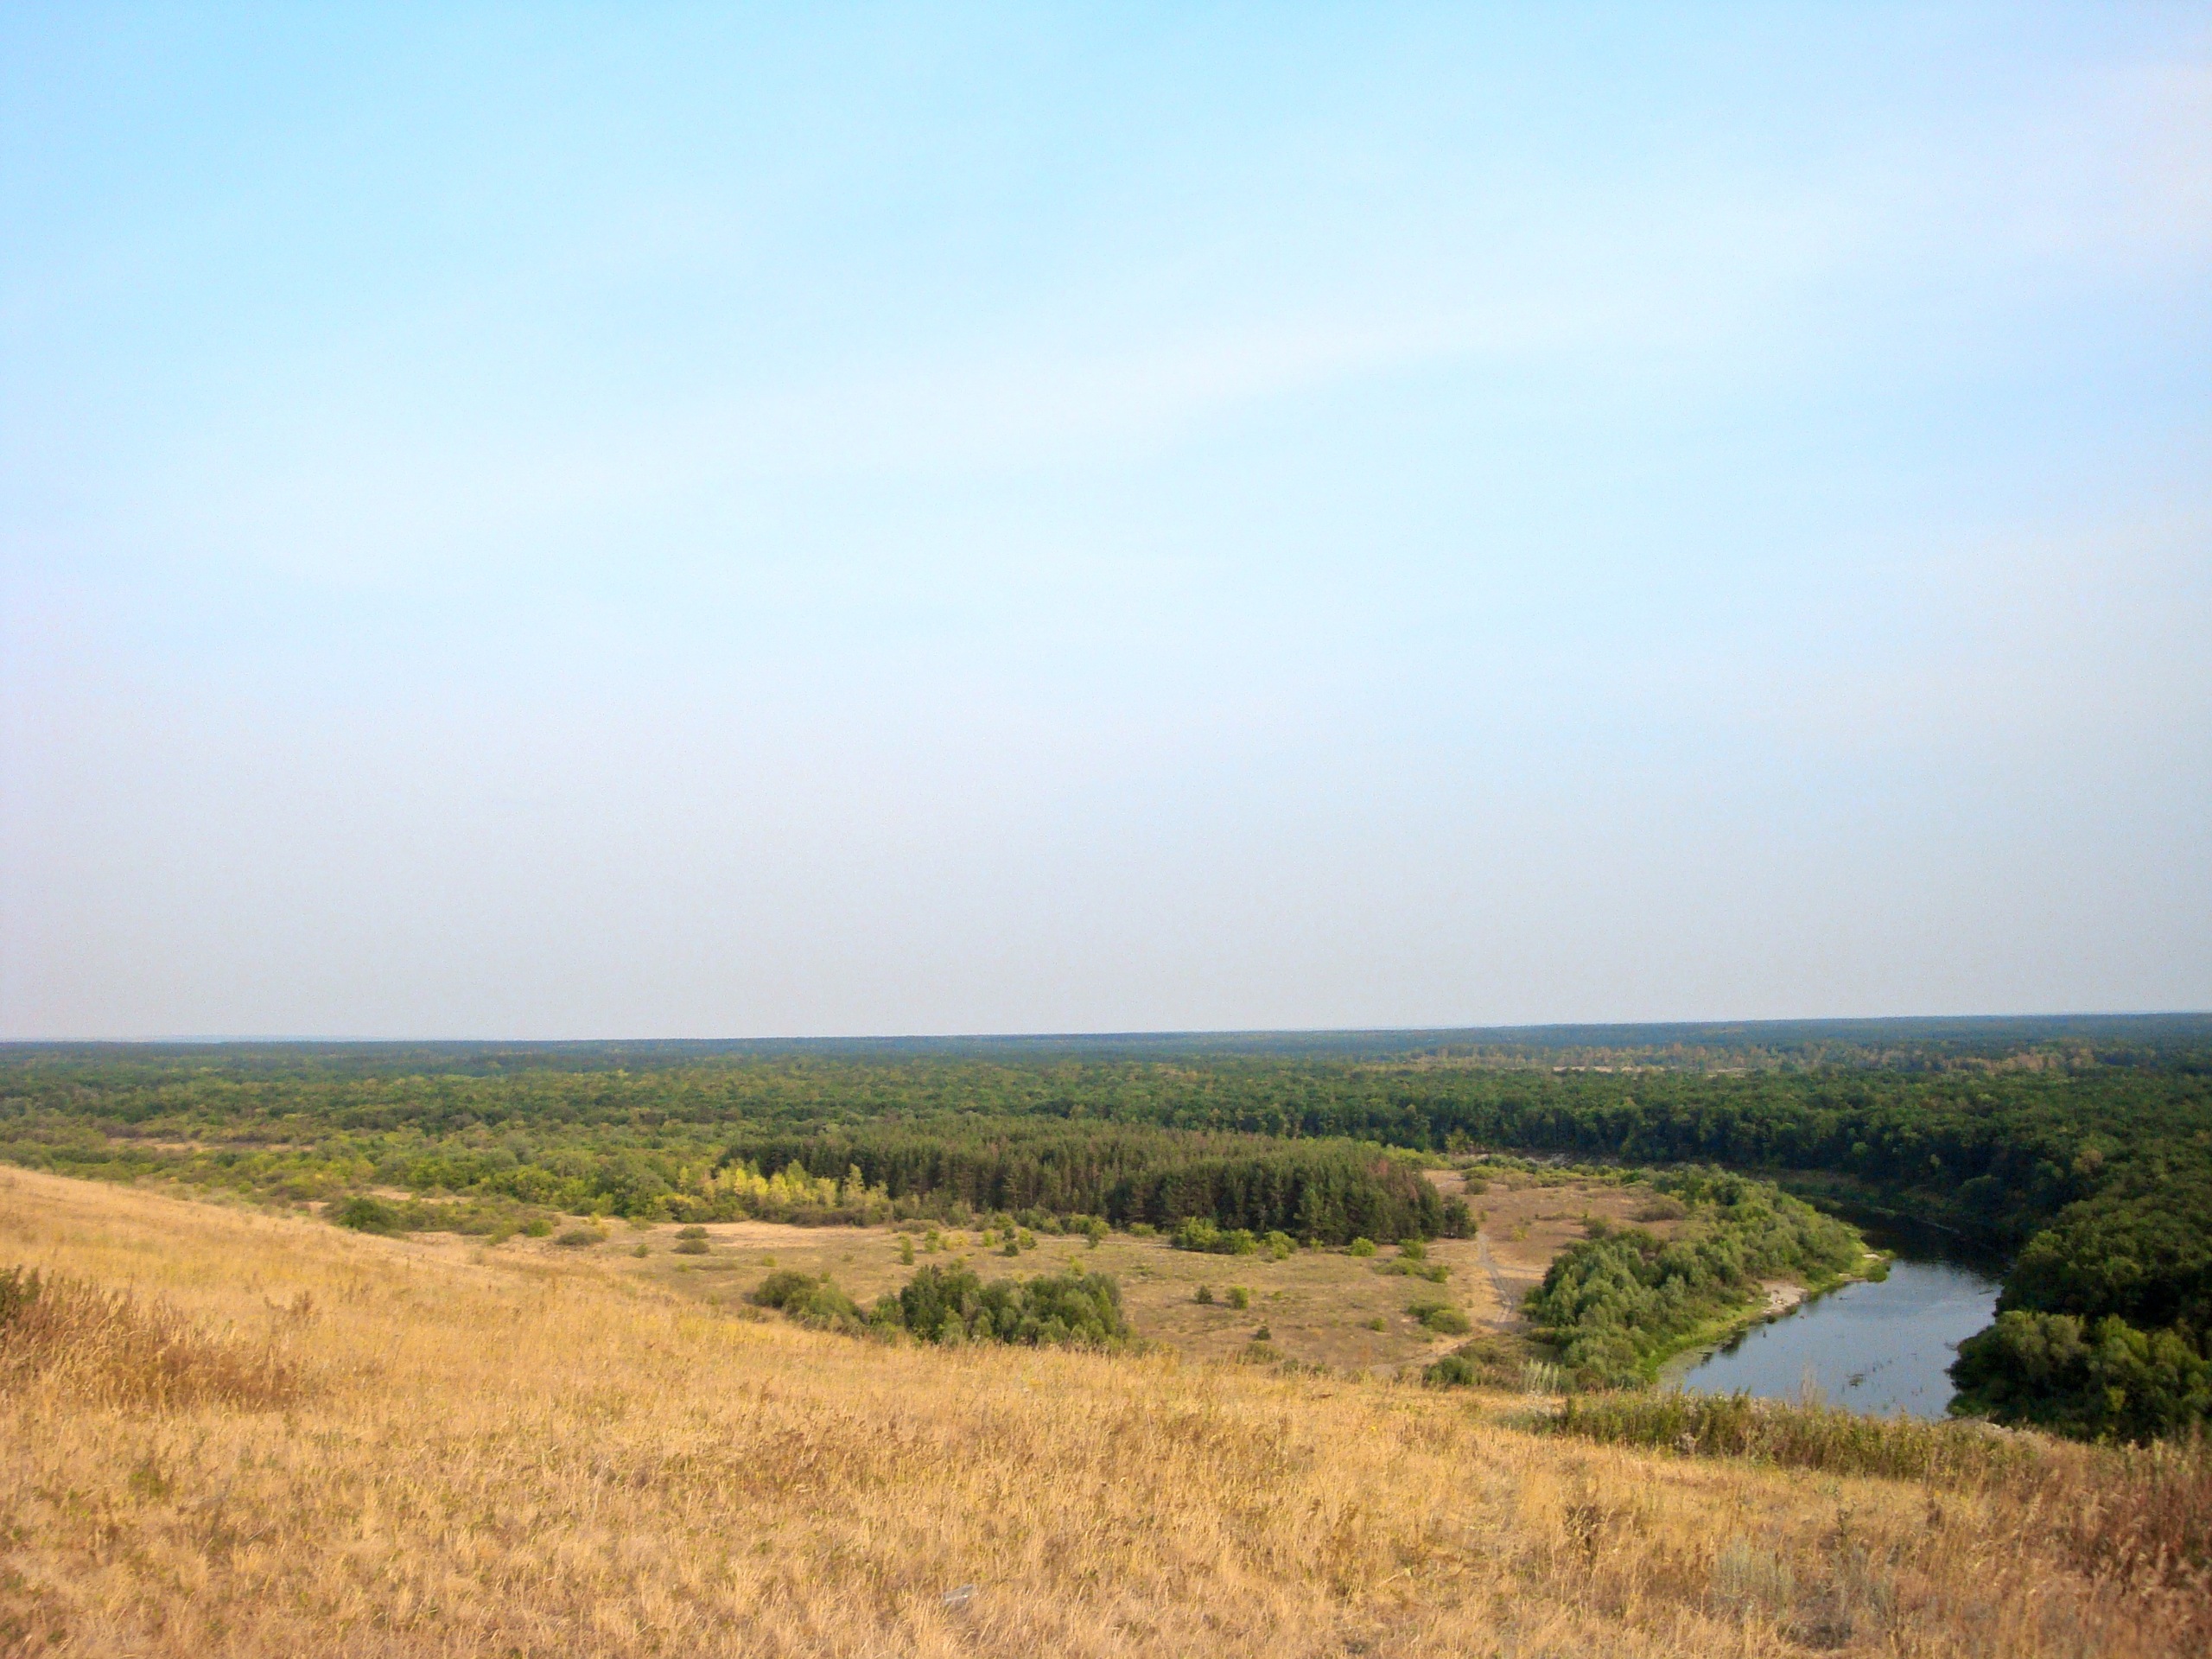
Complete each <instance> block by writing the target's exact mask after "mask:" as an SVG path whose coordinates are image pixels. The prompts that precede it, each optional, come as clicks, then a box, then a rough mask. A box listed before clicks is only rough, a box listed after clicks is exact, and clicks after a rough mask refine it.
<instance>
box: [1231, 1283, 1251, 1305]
mask: <svg viewBox="0 0 2212 1659" xmlns="http://www.w3.org/2000/svg"><path fill="white" fill-rule="evenodd" d="M1229 1305H1230V1306H1231V1307H1234V1308H1247V1307H1249V1306H1252V1293H1251V1292H1250V1291H1249V1290H1247V1289H1245V1288H1244V1287H1243V1286H1242V1285H1231V1286H1230V1287H1229Z"/></svg>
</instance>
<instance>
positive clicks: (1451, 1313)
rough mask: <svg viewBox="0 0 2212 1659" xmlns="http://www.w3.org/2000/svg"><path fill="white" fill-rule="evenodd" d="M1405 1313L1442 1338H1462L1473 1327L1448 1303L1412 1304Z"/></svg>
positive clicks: (1465, 1317)
mask: <svg viewBox="0 0 2212 1659" xmlns="http://www.w3.org/2000/svg"><path fill="white" fill-rule="evenodd" d="M1406 1312H1407V1313H1410V1314H1412V1315H1413V1316H1414V1318H1415V1319H1419V1320H1420V1321H1421V1323H1422V1324H1423V1325H1427V1327H1428V1328H1429V1329H1430V1330H1432V1331H1433V1332H1436V1333H1437V1334H1438V1335H1439V1336H1442V1337H1464V1336H1465V1335H1466V1334H1467V1332H1469V1331H1471V1330H1472V1329H1473V1328H1474V1327H1473V1326H1471V1325H1469V1324H1468V1323H1467V1316H1466V1315H1465V1313H1461V1312H1460V1311H1459V1309H1458V1308H1456V1307H1454V1306H1452V1304H1451V1303H1449V1302H1413V1303H1409V1304H1408V1306H1407V1308H1406Z"/></svg>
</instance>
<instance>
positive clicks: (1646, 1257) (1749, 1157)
mask: <svg viewBox="0 0 2212 1659" xmlns="http://www.w3.org/2000/svg"><path fill="white" fill-rule="evenodd" d="M1484 1149H1500V1150H1510V1151H1515V1152H1520V1153H1524V1154H1556V1155H1562V1156H1567V1157H1571V1158H1573V1159H1575V1160H1579V1161H1585V1162H1611V1163H1617V1164H1623V1165H1637V1166H1688V1165H1699V1166H1724V1167H1726V1168H1727V1169H1732V1170H1737V1171H1743V1172H1753V1173H1758V1174H1760V1175H1762V1176H1764V1177H1765V1178H1768V1179H1779V1180H1781V1181H1782V1182H1783V1184H1784V1185H1788V1186H1789V1187H1790V1188H1791V1189H1792V1190H1794V1191H1795V1192H1797V1193H1799V1194H1800V1195H1801V1196H1805V1197H1809V1198H1815V1200H1818V1201H1821V1202H1825V1203H1829V1204H1841V1205H1859V1206H1871V1207H1874V1208H1877V1209H1883V1208H1886V1209H1891V1210H1897V1211H1909V1212H1910V1213H1911V1214H1913V1215H1915V1216H1916V1217H1921V1218H1923V1219H1930V1220H1933V1221H1935V1222H1936V1223H1938V1224H1942V1225H1946V1226H1948V1227H1951V1228H1953V1229H1955V1230H1960V1231H1961V1232H1965V1233H1967V1234H1970V1235H1972V1236H1976V1237H1978V1238H1980V1239H1981V1240H1984V1241H1986V1242H1987V1243H1991V1244H1993V1245H1995V1246H1997V1247H1999V1248H2001V1249H2004V1250H2005V1252H2006V1253H2007V1254H2008V1255H2011V1256H2012V1259H2013V1262H2014V1265H2013V1268H2012V1272H2011V1274H2010V1275H2009V1277H2008V1279H2007V1281H2006V1285H2005V1294H2004V1299H2003V1302H2002V1304H2001V1310H2002V1312H2003V1314H2004V1316H2005V1317H2003V1318H2002V1319H1999V1322H1998V1324H1997V1325H1993V1326H1992V1327H1991V1329H1990V1330H1989V1331H1988V1332H1985V1333H1984V1335H1983V1336H1982V1337H1980V1338H1976V1339H1975V1340H1974V1342H1973V1343H1970V1344H1968V1345H1967V1349H1966V1350H1965V1351H1964V1352H1963V1353H1962V1355H1961V1367H1960V1371H1959V1381H1960V1383H1961V1389H1962V1390H1963V1391H1964V1395H1965V1398H1966V1400H1967V1402H1968V1403H1969V1404H1971V1405H1972V1406H1974V1408H1977V1409H1980V1410H1983V1411H1986V1412H1988V1413H1990V1414H1994V1415H1997V1416H1999V1417H2002V1418H2006V1419H2010V1420H2017V1421H2039V1422H2044V1423H2047V1424H2050V1425H2051V1426H2053V1427H2060V1428H2063V1429H2066V1430H2069V1431H2070V1432H2076V1433H2110V1434H2124V1435H2140V1434H2145V1433H2160V1432H2164V1431H2165V1430H2168V1429H2171V1428H2174V1427H2179V1426H2182V1425H2184V1424H2187V1423H2189V1422H2192V1421H2201V1420H2202V1418H2203V1417H2204V1416H2205V1415H2206V1414H2208V1412H2212V1350H2208V1335H2207V1333H2208V1332H2212V1228H2208V1226H2207V1223H2206V1217H2209V1216H2212V1019H2207V1018H2205V1017H2202V1016H2172V1017H2167V1018H2163V1019H2148V1018H2146V1019H2139V1020H2119V1019H2113V1020H2054V1021H2033V1020H2003V1021H1965V1020H1961V1021H1891V1022H1882V1021H1870V1022H1853V1023H1844V1022H1838V1023H1836V1024H1833V1025H1822V1024H1807V1025H1788V1026H1771V1027H1664V1028H1636V1027H1586V1028H1572V1029H1561V1030H1560V1031H1556V1032H1553V1033H1542V1032H1519V1033H1337V1034H1331V1035H1327V1036H1317V1037H1312V1038H1262V1037H1217V1038H1203V1037H1193V1038H1189V1039H1175V1038H1152V1037H1148V1038H1123V1039H1067V1040H1064V1041H1059V1042H1057V1043H1056V1042H1052V1041H1049V1040H1046V1039H1009V1040H1007V1041H1003V1042H993V1041H989V1040H983V1039H976V1040H969V1041H962V1042H950V1041H948V1042H942V1043H930V1042H912V1043H894V1042H885V1043H873V1044H865V1043H847V1044H818V1045H805V1044H755V1045H706V1044H631V1045H543V1046H512V1045H511V1046H492V1045H429V1046H378V1045H268V1046H170V1047H166V1048H156V1047H151V1046H113V1047H66V1046H12V1047H6V1048H0V1158H5V1159H8V1160H13V1161H16V1162H19V1163H23V1164H29V1165H32V1166H38V1167H42V1168H48V1169H52V1170H55V1171H57V1172H60V1173H72V1174H79V1175H91V1176H97V1177H103V1178H108V1179H139V1178H144V1177H155V1178H162V1179H173V1180H177V1181H182V1182H188V1183H191V1184H194V1185H204V1186H214V1187H219V1188H225V1189H228V1190H232V1191H234V1192H239V1193H241V1194H248V1195H251V1196H253V1197H256V1198H260V1199H263V1200H265V1201H276V1202H296V1203H306V1202H318V1201H328V1200H334V1201H340V1202H341V1203H342V1201H344V1200H346V1199H348V1198H354V1197H357V1196H359V1195H364V1194H380V1195H381V1197H380V1199H379V1202H381V1203H383V1204H384V1205H385V1206H386V1209H385V1211H384V1213H385V1214H387V1215H389V1216H391V1217H394V1218H396V1219H395V1224H400V1225H438V1226H459V1227H462V1228H465V1229H471V1230H478V1231H495V1230H505V1229H511V1228H512V1227H514V1226H517V1225H519V1224H523V1223H524V1221H525V1220H526V1219H527V1218H529V1217H531V1216H534V1215H537V1214H539V1213H541V1212H568V1213H572V1214H584V1215H592V1214H596V1215H625V1216H636V1217H671V1218H676V1219H682V1220H702V1219H714V1218H716V1217H728V1216H733V1215H741V1214H742V1215H760V1216H771V1217H779V1218H783V1219H789V1220H808V1219H818V1220H833V1219H846V1218H854V1219H858V1218H863V1217H881V1216H891V1215H906V1216H924V1215H926V1216H933V1217H949V1218H957V1217H966V1216H969V1215H993V1214H1012V1215H1018V1216H1020V1217H1024V1218H1025V1221H1026V1223H1027V1224H1038V1223H1043V1222H1046V1221H1051V1222H1052V1223H1054V1224H1065V1223H1066V1222H1069V1221H1071V1220H1072V1219H1074V1218H1076V1217H1103V1218H1104V1219H1105V1220H1107V1221H1109V1222H1111V1223H1114V1224H1122V1225H1127V1224H1132V1223H1139V1222H1141V1223H1145V1224H1151V1225H1154V1226H1165V1225H1169V1224H1176V1223H1179V1222H1181V1221H1184V1220H1186V1219H1190V1218H1193V1217H1203V1218H1205V1220H1208V1221H1210V1222H1211V1223H1213V1224H1216V1225H1217V1226H1218V1227H1221V1228H1223V1229H1225V1230H1227V1229H1242V1230H1249V1231H1250V1232H1253V1233H1255V1234H1257V1233H1263V1232H1267V1231H1271V1230H1281V1231H1283V1232H1286V1233H1289V1234H1292V1235H1294V1236H1299V1237H1301V1238H1307V1239H1312V1240H1313V1241H1315V1242H1317V1243H1342V1242H1344V1241H1345V1240H1347V1239H1349V1238H1351V1237H1352V1236H1368V1237H1373V1238H1382V1239H1391V1238H1399V1237H1406V1236H1429V1235H1433V1234H1436V1233H1439V1232H1444V1231H1449V1230H1455V1229H1457V1228H1458V1227H1459V1226H1460V1225H1462V1224H1464V1223H1463V1217H1462V1215H1460V1214H1459V1213H1454V1212H1451V1211H1447V1209H1446V1205H1443V1204H1442V1203H1441V1202H1440V1201H1439V1200H1438V1199H1437V1198H1436V1197H1435V1195H1434V1193H1433V1190H1432V1189H1431V1188H1430V1186H1429V1185H1428V1184H1427V1182H1425V1181H1423V1180H1422V1179H1420V1176H1419V1173H1418V1170H1417V1168H1416V1167H1415V1166H1414V1160H1415V1159H1417V1158H1418V1157H1420V1156H1421V1155H1427V1156H1431V1157H1433V1156H1438V1155H1446V1156H1448V1155H1453V1154H1468V1153H1473V1152H1477V1151H1481V1150H1484ZM1592 1243H1596V1244H1599V1245H1601V1246H1602V1248H1601V1249H1599V1250H1597V1251H1596V1252H1595V1253H1594V1254H1593V1255H1592V1256H1591V1257H1590V1258H1589V1259H1588V1261H1587V1262H1586V1266H1587V1267H1588V1268H1589V1269H1590V1271H1591V1272H1592V1273H1597V1272H1599V1271H1600V1268H1601V1266H1602V1269H1603V1271H1604V1272H1605V1273H1610V1274H1612V1275H1613V1279H1614V1281H1615V1282H1616V1285H1617V1287H1624V1286H1625V1283H1626V1278H1635V1279H1637V1281H1638V1282H1643V1280H1645V1279H1651V1280H1652V1281H1653V1283H1654V1284H1655V1285H1665V1284H1669V1283H1674V1282H1675V1281H1677V1280H1678V1279H1679V1280H1681V1282H1682V1283H1683V1284H1684V1285H1685V1286H1686V1288H1684V1289H1682V1290H1681V1291H1679V1292H1668V1291H1661V1292H1659V1293H1658V1294H1660V1295H1661V1296H1662V1298H1663V1297H1665V1296H1675V1297H1677V1298H1678V1299H1682V1298H1687V1299H1688V1300H1691V1301H1694V1300H1696V1296H1697V1295H1698V1294H1707V1293H1708V1292H1711V1291H1712V1290H1713V1287H1716V1286H1719V1285H1721V1284H1722V1283H1723V1282H1724V1281H1726V1278H1727V1273H1728V1269H1727V1267H1726V1264H1725V1263H1724V1264H1718V1265H1715V1264H1707V1266H1706V1267H1705V1268H1701V1269H1700V1270H1699V1271H1700V1273H1702V1274H1704V1275H1705V1276H1704V1278H1703V1279H1700V1278H1699V1277H1698V1274H1690V1275H1689V1276H1688V1277H1687V1278H1684V1277H1683V1276H1682V1275H1681V1274H1676V1273H1675V1271H1674V1269H1673V1268H1670V1267H1667V1266H1662V1264H1661V1260H1660V1258H1661V1256H1662V1255H1663V1254H1664V1252H1662V1251H1657V1250H1655V1249H1648V1248H1647V1247H1646V1245H1645V1244H1644V1243H1642V1242H1640V1241H1637V1240H1636V1239H1633V1238H1622V1239H1618V1240H1612V1241H1592ZM1631 1255H1633V1256H1634V1257H1635V1258H1636V1261H1635V1262H1630V1259H1629V1258H1630V1256H1631ZM1624 1275H1625V1276H1626V1277H1625V1278H1624ZM1700 1286H1701V1287H1702V1289H1700ZM1694 1293H1695V1294H1694ZM1657 1306H1658V1304H1656V1303H1654V1304H1653V1307H1654V1309H1655V1310H1656V1307H1657ZM1536 1312H1537V1315H1538V1319H1539V1322H1540V1323H1542V1324H1544V1325H1545V1327H1546V1328H1547V1329H1551V1330H1554V1331H1555V1332H1560V1341H1561V1343H1562V1344H1563V1346H1571V1345H1572V1344H1573V1341H1574V1340H1575V1338H1573V1337H1572V1336H1571V1335H1568V1334H1567V1331H1568V1326H1567V1325H1566V1324H1563V1323H1561V1322H1560V1320H1559V1319H1557V1317H1556V1311H1555V1310H1551V1309H1548V1308H1540V1309H1538V1310H1536ZM1677 1312H1678V1313H1679V1310H1677ZM1647 1317H1649V1318H1656V1317H1658V1315H1657V1314H1656V1312H1655V1313H1650V1314H1649V1315H1648V1316H1647ZM1666 1317H1668V1318H1674V1317H1676V1315H1675V1314H1669V1315H1667V1316H1666ZM1631 1345H1633V1344H1631ZM1624 1363H1626V1362H1625V1360H1624V1357H1623V1354H1622V1353H1619V1352H1616V1353H1614V1354H1613V1355H1612V1356H1611V1358H1609V1359H1606V1360H1605V1361H1604V1362H1603V1363H1597V1364H1594V1365H1593V1366H1592V1368H1591V1369H1592V1371H1593V1373H1595V1374H1606V1373H1608V1371H1609V1370H1610V1372H1611V1374H1618V1373H1619V1372H1620V1371H1621V1370H1622V1368H1623V1366H1624Z"/></svg>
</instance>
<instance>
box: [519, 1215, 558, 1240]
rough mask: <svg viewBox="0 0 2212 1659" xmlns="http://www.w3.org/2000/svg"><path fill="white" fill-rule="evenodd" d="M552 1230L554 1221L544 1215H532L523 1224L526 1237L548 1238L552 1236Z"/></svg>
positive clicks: (523, 1233) (523, 1232)
mask: <svg viewBox="0 0 2212 1659" xmlns="http://www.w3.org/2000/svg"><path fill="white" fill-rule="evenodd" d="M552 1232H553V1224H552V1222H551V1221H550V1220H549V1219H548V1218H547V1217H543V1216H532V1217H531V1218H530V1219H529V1220H528V1221H525V1222H524V1223H523V1224H522V1235H523V1236H524V1238H547V1237H550V1236H551V1235H552Z"/></svg>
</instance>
